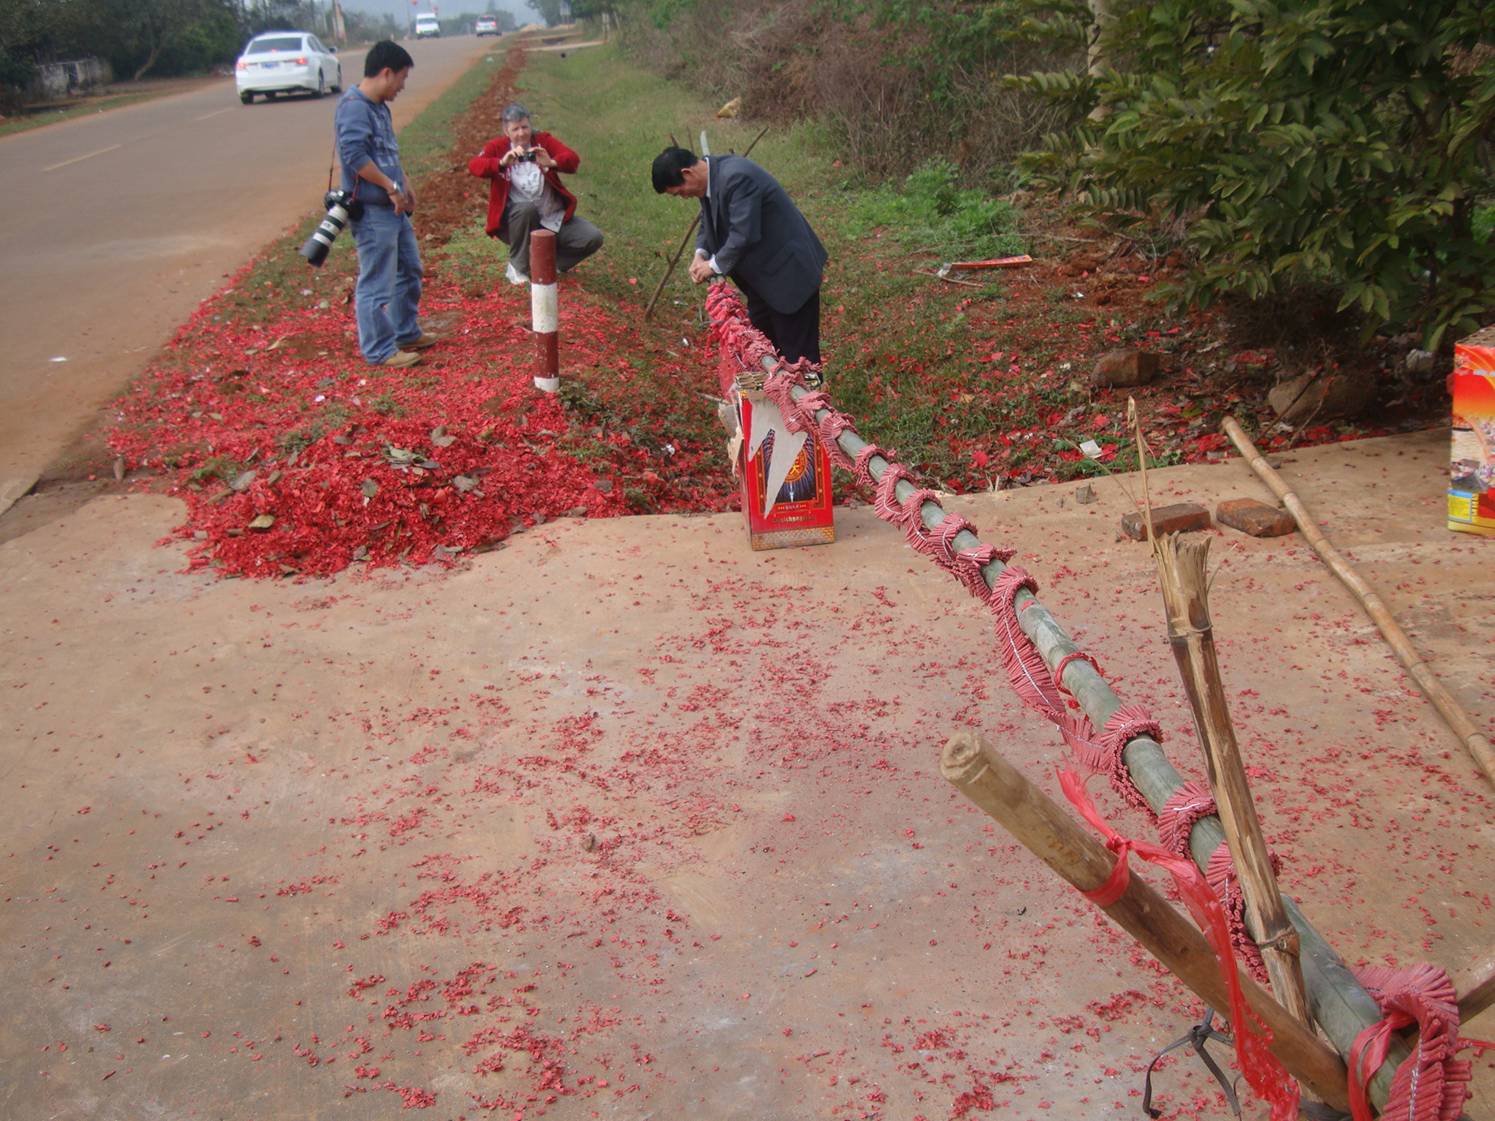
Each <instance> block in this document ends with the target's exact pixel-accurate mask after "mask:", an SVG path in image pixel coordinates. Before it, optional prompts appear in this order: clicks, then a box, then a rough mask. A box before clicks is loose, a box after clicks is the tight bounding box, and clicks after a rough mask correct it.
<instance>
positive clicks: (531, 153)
mask: <svg viewBox="0 0 1495 1121" xmlns="http://www.w3.org/2000/svg"><path fill="white" fill-rule="evenodd" d="M538 151H539V149H538V148H528V149H526V150H525V151H523V152H519V153H517V154H516V155H515V156H514V158H515V159H516V160H524V161H526V162H533V161H534V158H535V153H536V152H538Z"/></svg>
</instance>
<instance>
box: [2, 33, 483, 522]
mask: <svg viewBox="0 0 1495 1121" xmlns="http://www.w3.org/2000/svg"><path fill="white" fill-rule="evenodd" d="M500 42H501V41H500ZM406 46H407V48H408V49H409V50H410V52H411V54H412V55H413V56H414V58H415V70H414V71H413V73H412V74H411V78H410V82H409V84H408V85H407V86H406V88H405V90H404V92H403V93H402V94H401V95H400V96H399V98H398V99H396V101H395V102H394V115H395V126H396V127H397V128H398V127H401V126H403V125H404V124H405V123H407V122H408V121H410V120H411V119H412V118H413V117H414V116H415V115H416V114H417V113H418V112H419V111H420V110H421V109H422V108H424V107H425V106H426V105H427V104H429V102H430V101H431V100H432V99H434V98H435V97H436V96H437V95H438V94H439V93H440V92H441V91H442V90H443V89H445V88H446V87H447V86H449V85H450V84H451V83H452V82H453V81H454V80H455V79H456V78H457V77H458V76H460V75H461V74H462V73H463V71H464V70H465V69H466V68H467V66H468V65H469V64H471V63H472V62H473V61H474V60H475V59H477V58H479V57H481V55H482V54H484V53H488V52H491V51H493V50H494V49H495V46H496V43H495V41H494V40H491V39H488V40H479V39H475V38H471V37H462V38H453V39H436V40H424V41H421V42H418V43H414V42H412V43H408V44H406ZM362 70H363V53H362V51H357V52H351V51H350V52H345V54H344V57H343V71H344V79H345V81H346V82H348V83H352V82H356V81H357V80H358V77H359V76H360V75H361V73H362ZM335 103H336V98H335V97H330V96H329V97H327V98H324V99H322V100H316V99H314V98H310V97H306V98H301V97H297V98H289V99H288V98H280V99H278V100H277V101H275V102H264V101H258V100H257V101H256V102H255V103H254V104H253V105H252V106H244V105H241V104H240V103H239V100H238V96H237V95H236V93H235V91H234V84H233V81H232V80H231V79H224V80H222V81H218V82H212V83H209V84H207V85H205V86H197V87H196V88H194V89H192V90H191V91H190V92H186V93H182V94H179V95H175V96H169V97H165V98H160V99H157V100H154V101H148V102H144V103H140V104H136V105H130V106H126V107H124V108H121V109H116V110H112V111H109V112H105V113H100V114H97V115H95V116H92V117H85V118H79V119H75V120H71V121H66V122H62V123H60V124H57V125H52V126H48V127H45V128H41V129H37V130H35V131H32V132H24V133H20V134H17V135H14V136H11V137H7V138H5V139H3V140H0V198H4V199H5V200H6V206H5V207H4V208H3V209H0V262H3V268H0V339H3V340H4V349H3V354H4V358H3V361H0V512H3V511H4V510H6V509H7V508H9V507H10V505H11V504H12V503H13V502H14V501H15V500H16V499H17V498H19V497H20V496H21V495H23V494H25V493H26V492H27V491H28V490H29V489H30V488H31V487H32V486H33V485H34V484H35V482H36V480H37V479H38V478H39V477H41V475H42V474H43V473H44V472H45V471H46V470H47V468H48V466H49V465H50V464H52V463H53V462H54V461H55V460H56V459H57V458H58V456H59V455H60V454H61V453H62V452H63V451H64V450H65V449H66V448H67V447H68V446H69V445H70V444H71V443H72V442H73V441H74V440H76V439H77V438H78V436H80V435H81V434H82V433H83V432H84V431H85V430H86V429H87V428H88V427H89V426H90V424H91V423H92V422H93V421H94V419H95V418H96V417H97V415H98V411H99V409H100V408H101V407H102V406H104V405H105V404H107V403H108V401H109V400H110V399H111V398H112V397H113V396H114V395H115V394H116V393H118V392H119V391H120V390H121V389H122V388H123V387H124V386H125V385H126V384H127V383H128V382H129V379H130V378H131V377H133V376H134V375H135V374H136V373H138V372H139V371H140V370H141V369H142V368H143V367H144V365H145V363H146V362H147V361H148V360H149V358H150V356H151V355H152V354H153V353H154V352H155V350H156V349H157V348H158V347H159V346H160V345H161V344H162V343H164V342H165V341H166V340H167V339H168V338H169V337H170V336H171V333H172V331H173V330H174V329H175V328H176V327H177V325H178V324H180V323H181V322H182V321H183V320H184V319H186V318H187V316H189V315H190V314H191V312H192V310H193V309H194V308H195V307H196V306H197V304H198V303H199V302H200V301H201V300H202V299H204V298H205V297H207V296H209V295H210V294H211V293H213V292H214V291H215V290H216V289H217V288H218V287H219V285H220V284H222V282H223V279H224V277H225V276H226V275H228V274H230V273H232V272H233V271H234V270H235V269H236V268H237V267H238V266H239V265H241V264H242V263H244V262H245V261H246V260H248V259H249V258H250V257H251V256H252V255H253V254H254V253H255V252H256V251H257V250H258V249H259V248H260V247H262V246H263V245H264V244H265V243H266V242H267V241H269V240H270V239H272V238H274V237H276V236H278V235H279V234H281V233H283V232H284V231H285V230H286V229H287V227H289V226H290V225H292V224H294V223H296V222H299V221H301V220H302V219H304V218H305V217H306V216H307V215H308V214H309V213H311V212H312V210H313V209H314V208H315V207H316V205H317V204H318V202H319V201H320V198H321V195H322V192H323V191H324V190H325V187H326V182H327V166H328V162H329V160H330V159H331V149H332V112H333V106H334V104H335Z"/></svg>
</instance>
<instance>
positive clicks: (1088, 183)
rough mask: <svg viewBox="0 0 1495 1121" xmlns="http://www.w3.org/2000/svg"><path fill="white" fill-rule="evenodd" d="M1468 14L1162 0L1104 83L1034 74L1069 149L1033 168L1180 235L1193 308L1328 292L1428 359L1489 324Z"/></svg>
mask: <svg viewBox="0 0 1495 1121" xmlns="http://www.w3.org/2000/svg"><path fill="white" fill-rule="evenodd" d="M1488 26H1489V8H1488V5H1487V4H1485V3H1483V2H1482V0H1435V2H1432V3H1429V4H1424V5H1419V6H1418V7H1417V8H1416V9H1415V10H1414V9H1409V8H1408V7H1407V6H1406V5H1405V4H1403V3H1400V2H1399V0H1230V2H1227V0H1205V2H1203V3H1201V2H1199V0H1159V2H1157V3H1150V4H1146V5H1134V6H1131V7H1128V8H1125V9H1124V10H1122V11H1120V12H1119V14H1118V22H1117V24H1116V25H1115V28H1114V31H1113V33H1112V35H1111V38H1110V41H1111V43H1113V44H1114V45H1115V48H1114V50H1113V52H1112V53H1111V54H1109V55H1108V58H1109V59H1110V62H1111V66H1110V67H1109V68H1105V69H1101V70H1100V71H1099V72H1098V73H1096V74H1094V75H1092V76H1084V75H1076V74H1072V73H1071V74H1069V75H1054V74H1033V75H1030V76H1029V77H1028V78H1027V79H1026V80H1025V81H1024V83H1022V84H1024V86H1025V87H1026V88H1029V89H1030V90H1033V91H1036V92H1046V93H1049V94H1051V95H1052V96H1054V97H1055V98H1056V99H1062V100H1063V102H1064V103H1065V104H1066V105H1067V107H1068V108H1069V110H1070V111H1071V113H1072V124H1071V127H1070V128H1068V129H1067V130H1063V131H1060V132H1056V133H1054V134H1052V135H1051V136H1049V137H1048V138H1047V139H1046V140H1045V142H1044V144H1043V145H1042V146H1041V147H1040V148H1039V149H1038V150H1037V151H1036V152H1035V153H1033V155H1032V156H1031V157H1030V161H1029V166H1030V167H1031V169H1032V170H1033V171H1034V172H1035V174H1036V175H1037V176H1039V177H1040V179H1042V180H1044V181H1046V182H1047V183H1049V184H1051V185H1054V186H1058V187H1062V188H1063V189H1065V190H1067V191H1069V192H1071V193H1072V194H1073V195H1074V196H1075V197H1076V198H1078V199H1080V200H1082V201H1083V202H1084V203H1085V204H1087V205H1088V206H1089V207H1091V208H1092V209H1093V210H1095V211H1098V212H1100V213H1102V214H1107V215H1116V214H1125V213H1126V212H1130V214H1131V215H1132V216H1133V217H1141V218H1155V217H1158V216H1168V215H1171V216H1174V217H1180V218H1183V219H1186V220H1187V223H1188V233H1187V244H1188V246H1189V247H1190V248H1191V249H1192V251H1193V254H1194V256H1195V259H1196V261H1197V267H1196V268H1195V269H1194V270H1193V272H1192V273H1191V275H1190V276H1189V277H1188V279H1187V280H1186V281H1185V282H1183V283H1182V284H1181V285H1180V286H1178V288H1177V291H1176V294H1177V295H1178V296H1180V297H1181V298H1182V299H1184V300H1186V301H1189V302H1192V303H1196V304H1207V303H1209V302H1210V301H1212V300H1214V299H1216V298H1218V297H1220V296H1223V295H1226V294H1239V295H1244V296H1246V297H1249V298H1251V299H1253V300H1260V299H1264V298H1267V297H1270V296H1281V295H1284V294H1290V293H1292V292H1293V291H1295V290H1297V289H1299V288H1302V287H1323V286H1327V287H1329V288H1331V289H1332V290H1333V291H1334V292H1336V293H1337V296H1338V306H1339V309H1340V311H1341V312H1351V313H1353V314H1356V315H1358V316H1359V317H1360V319H1361V321H1362V322H1363V323H1364V324H1365V326H1366V328H1367V329H1369V330H1374V329H1376V328H1380V327H1392V328H1402V327H1407V326H1417V327H1420V328H1421V329H1422V330H1423V332H1424V335H1425V339H1426V343H1427V345H1428V346H1429V347H1434V348H1436V347H1437V346H1438V345H1439V344H1440V343H1441V342H1443V341H1444V340H1445V339H1449V338H1452V337H1454V336H1456V335H1459V334H1462V333H1464V332H1466V331H1468V330H1471V329H1473V328H1474V327H1475V326H1477V325H1478V322H1479V319H1480V317H1481V316H1482V315H1486V314H1488V312H1489V309H1490V306H1491V292H1492V287H1491V282H1490V280H1489V278H1490V277H1491V276H1492V275H1495V244H1492V243H1491V242H1490V241H1489V240H1488V239H1482V238H1479V237H1477V236H1475V229H1474V225H1473V221H1472V219H1473V217H1474V214H1475V212H1476V209H1477V207H1478V206H1479V205H1481V204H1482V203H1484V202H1488V200H1489V199H1490V197H1491V189H1490V184H1491V171H1492V168H1491V166H1490V156H1489V144H1490V141H1491V139H1492V137H1495V66H1492V64H1491V55H1490V51H1489V49H1488V48H1487V47H1485V46H1484V45H1483V39H1484V38H1485V37H1486V36H1487V35H1488Z"/></svg>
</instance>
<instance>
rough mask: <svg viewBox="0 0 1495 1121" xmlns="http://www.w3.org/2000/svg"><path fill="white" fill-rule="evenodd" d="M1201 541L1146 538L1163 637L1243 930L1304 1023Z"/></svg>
mask: <svg viewBox="0 0 1495 1121" xmlns="http://www.w3.org/2000/svg"><path fill="white" fill-rule="evenodd" d="M1209 545H1210V539H1209V538H1208V537H1205V536H1203V535H1200V534H1190V535H1188V536H1183V535H1180V534H1167V535H1164V536H1163V537H1162V538H1161V539H1160V540H1154V541H1153V555H1154V556H1155V558H1156V559H1157V564H1158V580H1159V582H1160V583H1161V585H1162V589H1163V604H1164V606H1165V608H1166V609H1167V614H1168V641H1169V643H1170V644H1171V645H1172V647H1173V656H1174V658H1175V659H1176V660H1177V662H1178V672H1179V675H1180V676H1181V677H1182V678H1183V683H1184V692H1185V693H1186V694H1188V697H1189V705H1190V707H1191V708H1192V709H1193V710H1194V727H1195V729H1196V731H1198V733H1199V742H1200V745H1201V746H1202V747H1203V748H1204V762H1205V768H1206V770H1207V771H1208V773H1209V784H1210V790H1211V791H1212V792H1213V793H1214V796H1215V806H1216V807H1217V812H1218V813H1219V815H1220V824H1221V826H1223V827H1224V829H1225V840H1226V842H1227V843H1228V844H1229V845H1230V855H1231V856H1233V857H1234V858H1235V866H1236V869H1237V871H1238V872H1239V875H1240V882H1241V895H1242V896H1243V897H1244V898H1245V903H1246V926H1247V929H1249V930H1250V932H1251V937H1252V938H1253V939H1255V941H1256V944H1257V945H1258V946H1260V947H1261V950H1262V957H1263V960H1264V961H1265V962H1266V966H1267V972H1268V973H1269V974H1270V975H1271V978H1272V991H1273V992H1274V993H1275V994H1276V995H1277V999H1278V1000H1280V1001H1281V1002H1282V1004H1283V1006H1284V1007H1285V1008H1286V1009H1287V1011H1288V1013H1289V1014H1290V1015H1291V1016H1292V1017H1293V1019H1295V1020H1297V1021H1298V1022H1299V1023H1300V1024H1303V1025H1305V1026H1309V1025H1310V1024H1311V1023H1312V1021H1311V1019H1310V1017H1309V1014H1308V998H1307V996H1306V995H1305V993H1304V989H1303V967H1302V964H1301V962H1300V961H1299V957H1298V953H1299V944H1298V932H1297V931H1296V930H1294V929H1293V925H1292V923H1291V922H1289V921H1288V918H1287V911H1286V910H1285V909H1284V908H1283V906H1282V894H1281V892H1279V891H1278V888H1277V877H1276V875H1275V874H1274V873H1273V872H1272V863H1271V857H1270V856H1269V855H1268V853H1267V843H1266V840H1265V839H1264V838H1263V837H1262V835H1261V821H1260V820H1259V819H1258V818H1257V816H1256V805H1255V803H1254V802H1253V801H1252V798H1251V787H1250V784H1249V783H1247V781H1246V768H1245V766H1244V765H1243V764H1242V762H1241V751H1240V746H1239V744H1238V743H1237V742H1236V738H1235V727H1234V725H1233V724H1232V723H1231V719H1230V709H1229V706H1228V705H1227V704H1226V701H1225V686H1224V684H1223V683H1222V682H1221V680H1220V663H1219V659H1218V657H1217V655H1216V651H1215V636H1214V629H1213V626H1212V623H1211V621H1210V614H1209V592H1208V585H1209V572H1208V567H1209Z"/></svg>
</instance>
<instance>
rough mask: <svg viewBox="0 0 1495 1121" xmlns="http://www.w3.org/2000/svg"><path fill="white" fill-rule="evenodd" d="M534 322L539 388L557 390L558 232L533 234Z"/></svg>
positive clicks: (532, 280) (530, 268) (531, 275)
mask: <svg viewBox="0 0 1495 1121" xmlns="http://www.w3.org/2000/svg"><path fill="white" fill-rule="evenodd" d="M529 275H530V286H529V292H530V321H531V323H532V324H533V326H534V331H535V342H536V347H535V388H536V389H538V390H540V391H541V392H544V393H556V392H559V391H560V388H561V357H560V345H559V340H558V338H557V336H556V326H557V323H558V321H559V319H560V312H559V307H558V304H557V300H556V283H555V234H553V233H551V232H550V231H549V230H536V231H535V232H534V233H532V234H530V237H529Z"/></svg>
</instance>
